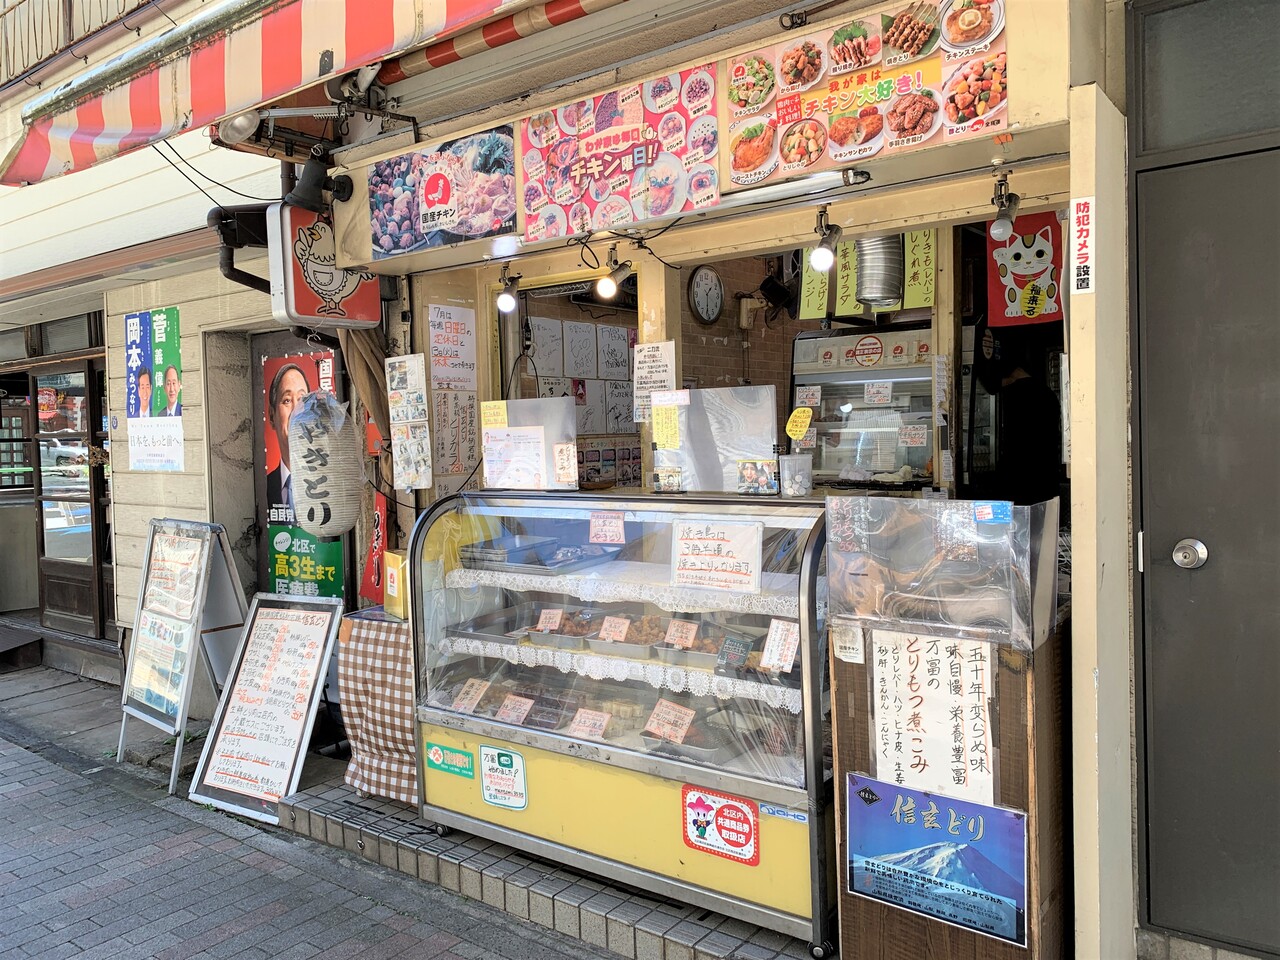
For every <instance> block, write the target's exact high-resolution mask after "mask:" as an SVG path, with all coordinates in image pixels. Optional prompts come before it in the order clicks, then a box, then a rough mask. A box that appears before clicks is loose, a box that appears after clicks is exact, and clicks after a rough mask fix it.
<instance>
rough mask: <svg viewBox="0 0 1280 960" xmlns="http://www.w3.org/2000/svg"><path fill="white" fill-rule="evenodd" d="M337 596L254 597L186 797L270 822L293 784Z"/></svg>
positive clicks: (338, 613) (338, 611)
mask: <svg viewBox="0 0 1280 960" xmlns="http://www.w3.org/2000/svg"><path fill="white" fill-rule="evenodd" d="M341 617H342V600H341V599H340V598H337V597H331V598H330V597H321V598H314V599H308V600H301V599H298V598H295V597H286V596H282V595H279V594H258V595H257V596H255V597H254V598H253V606H252V607H251V609H250V611H249V619H248V622H247V623H246V625H245V629H244V632H243V634H242V635H241V640H240V649H239V651H238V653H237V656H236V662H235V667H234V671H233V674H232V677H231V679H230V681H229V682H228V684H227V687H226V689H225V690H224V691H223V694H222V700H221V702H219V704H218V710H217V713H216V714H215V716H214V718H213V725H212V726H211V727H210V729H209V736H208V739H207V740H206V741H205V748H204V753H203V754H202V755H201V757H200V765H199V766H198V767H197V768H196V773H195V778H194V779H193V780H192V784H191V793H190V797H191V799H193V800H198V801H201V802H204V803H210V804H213V805H214V806H216V807H221V808H222V809H224V810H232V811H235V812H237V813H242V814H244V815H245V816H249V817H253V818H254V819H256V820H262V821H265V822H267V823H278V822H279V818H278V815H277V812H276V804H277V802H278V801H279V799H280V798H281V797H283V796H285V795H287V794H288V793H291V792H292V791H293V790H294V788H296V786H297V782H298V777H299V776H300V775H301V773H302V755H303V753H304V751H305V750H306V747H307V740H308V737H309V735H310V732H311V724H312V722H313V721H314V719H315V711H316V705H317V698H318V694H319V690H320V685H321V680H322V678H323V677H324V675H325V671H326V670H327V669H328V665H329V658H330V655H331V653H332V649H333V642H334V637H335V636H336V635H337V630H338V623H339V620H340V619H341Z"/></svg>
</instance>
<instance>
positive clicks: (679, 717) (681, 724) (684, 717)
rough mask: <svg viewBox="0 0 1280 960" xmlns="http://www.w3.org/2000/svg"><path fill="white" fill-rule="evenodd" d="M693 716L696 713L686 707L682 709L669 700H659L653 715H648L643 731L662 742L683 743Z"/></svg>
mask: <svg viewBox="0 0 1280 960" xmlns="http://www.w3.org/2000/svg"><path fill="white" fill-rule="evenodd" d="M695 716H697V712H696V711H694V710H690V709H689V708H688V707H682V706H680V704H678V703H672V702H671V701H670V700H659V701H658V705H657V706H656V707H654V708H653V713H651V714H649V719H648V721H646V722H645V725H644V729H645V731H646V732H647V733H652V734H653V735H654V736H655V737H659V738H661V739H663V740H670V741H671V742H672V743H684V738H685V737H686V736H688V734H689V727H690V726H691V725H692V724H693V718H694V717H695Z"/></svg>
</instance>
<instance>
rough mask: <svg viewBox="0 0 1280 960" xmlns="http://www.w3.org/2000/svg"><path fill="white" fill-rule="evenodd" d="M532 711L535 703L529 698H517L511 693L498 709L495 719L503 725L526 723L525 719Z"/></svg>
mask: <svg viewBox="0 0 1280 960" xmlns="http://www.w3.org/2000/svg"><path fill="white" fill-rule="evenodd" d="M532 709H533V701H532V700H530V699H529V698H528V697H517V696H516V695H515V694H514V693H509V694H507V696H506V699H504V700H503V701H502V706H500V707H499V708H498V712H497V714H496V716H495V719H497V720H500V721H502V722H503V723H524V718H525V717H527V716H528V715H529V711H530V710H532Z"/></svg>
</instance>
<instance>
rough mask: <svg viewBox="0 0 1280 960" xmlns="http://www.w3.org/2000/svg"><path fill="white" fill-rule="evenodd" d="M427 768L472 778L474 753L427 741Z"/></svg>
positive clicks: (474, 775) (474, 765)
mask: <svg viewBox="0 0 1280 960" xmlns="http://www.w3.org/2000/svg"><path fill="white" fill-rule="evenodd" d="M427 769H428V770H439V771H440V772H441V773H451V774H453V775H454V776H455V777H466V778H467V779H468V780H474V779H475V777H476V755H475V754H474V753H468V752H467V751H466V750H454V749H453V748H452V747H442V746H440V744H438V743H432V742H430V741H427Z"/></svg>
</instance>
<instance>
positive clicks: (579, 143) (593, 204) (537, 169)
mask: <svg viewBox="0 0 1280 960" xmlns="http://www.w3.org/2000/svg"><path fill="white" fill-rule="evenodd" d="M715 85H716V81H715V65H714V64H705V65H701V66H693V67H689V68H687V69H685V70H682V71H680V72H678V73H671V74H664V75H662V76H659V77H654V78H652V79H650V80H646V81H644V82H643V83H636V84H631V85H629V86H626V87H622V88H620V89H618V90H610V91H609V92H607V93H604V94H601V95H600V96H598V97H588V98H587V99H585V100H579V101H577V102H575V103H567V104H565V105H564V106H561V107H558V108H556V109H553V110H545V111H543V112H541V113H536V114H534V115H533V116H531V117H528V118H527V119H524V120H521V121H520V150H519V157H518V161H517V162H518V163H519V165H520V168H521V171H522V182H523V183H524V193H523V195H522V196H521V204H522V206H523V209H524V214H525V239H526V240H528V241H535V240H547V239H550V238H554V237H566V236H570V235H572V234H578V233H592V232H594V231H604V230H612V229H616V228H618V227H620V226H622V225H624V224H628V223H635V222H638V221H641V220H650V219H654V218H657V217H667V216H675V215H678V214H680V213H681V212H684V211H692V210H703V209H706V208H708V207H713V206H715V205H716V204H717V203H719V201H720V189H719V173H718V167H717V164H716V161H715V157H716V154H717V153H718V152H719V140H720V131H719V123H718V121H717V119H716V97H715Z"/></svg>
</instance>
